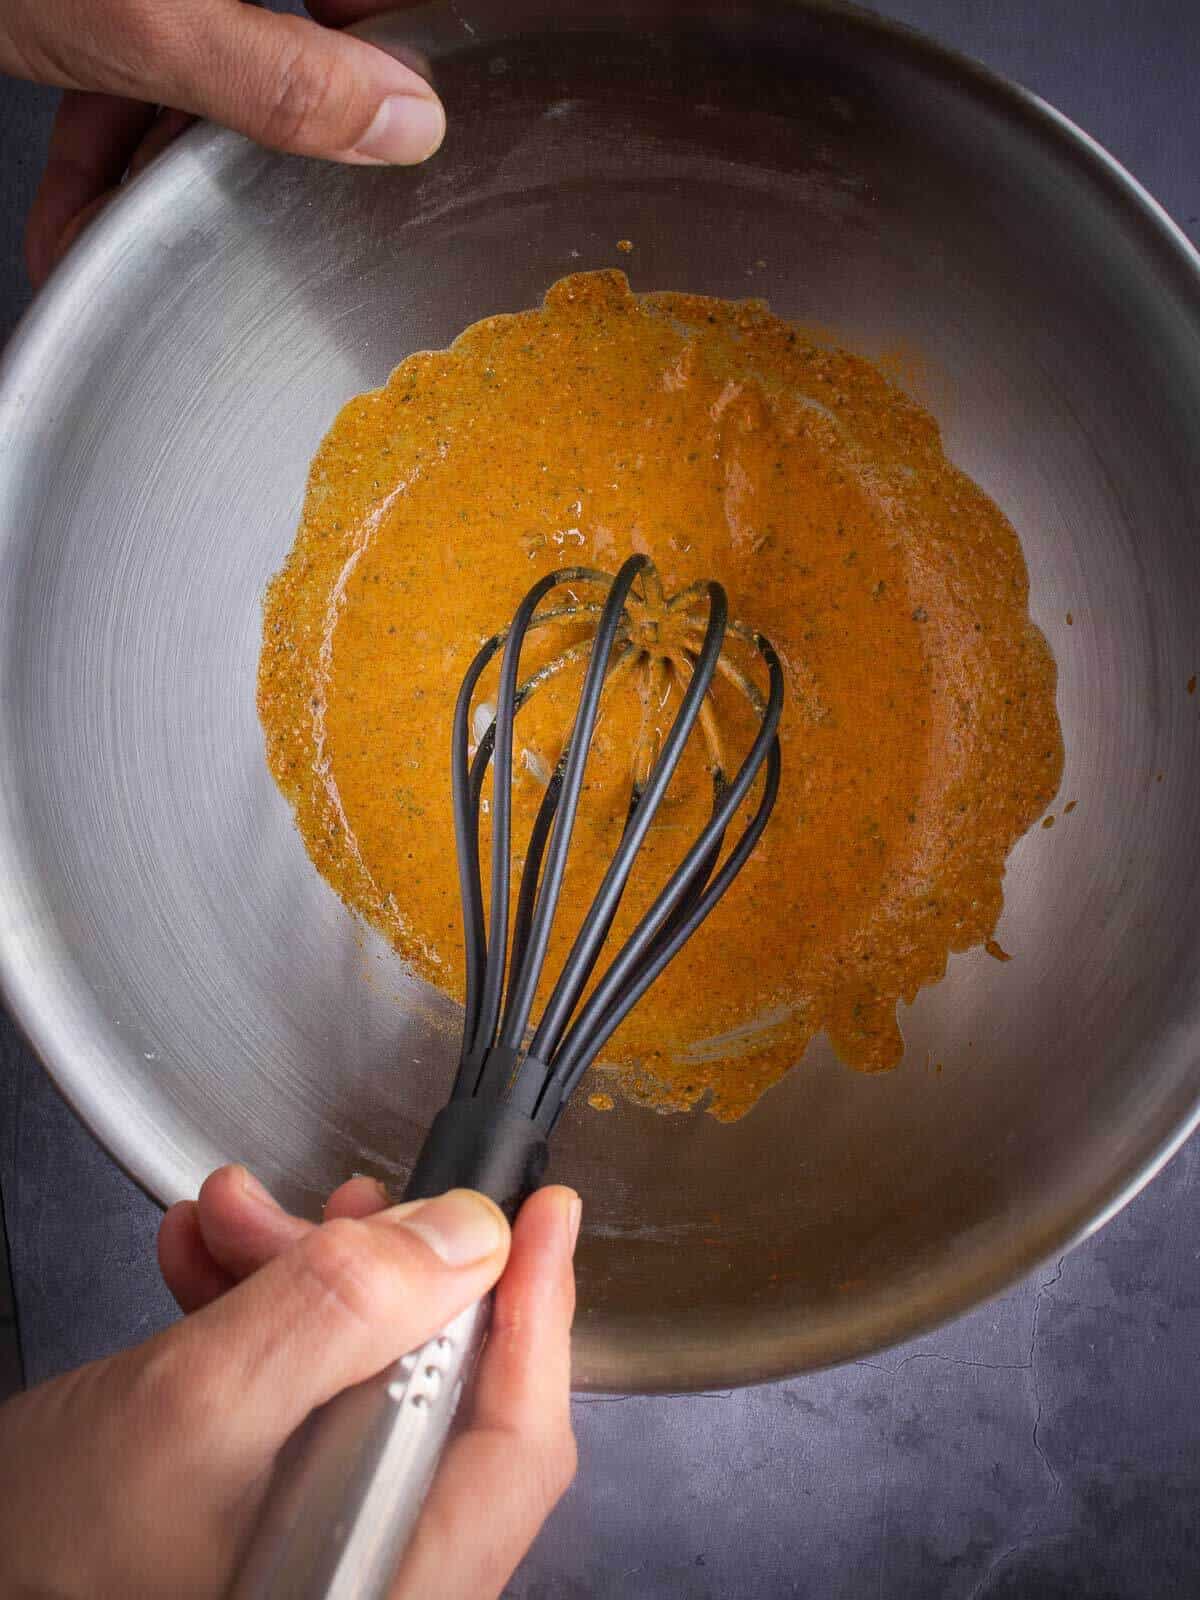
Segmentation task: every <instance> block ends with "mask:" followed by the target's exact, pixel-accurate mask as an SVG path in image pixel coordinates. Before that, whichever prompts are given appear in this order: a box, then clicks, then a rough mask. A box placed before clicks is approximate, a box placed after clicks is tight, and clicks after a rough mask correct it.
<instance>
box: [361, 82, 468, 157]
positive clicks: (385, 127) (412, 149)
mask: <svg viewBox="0 0 1200 1600" xmlns="http://www.w3.org/2000/svg"><path fill="white" fill-rule="evenodd" d="M445 137H446V113H445V111H444V110H443V109H442V103H441V101H440V100H433V99H426V98H424V96H418V95H414V94H393V95H389V96H388V98H387V99H386V100H385V101H384V102H383V104H382V105H381V106H380V108H379V110H378V111H377V112H376V113H375V120H374V122H372V124H371V126H370V127H369V128H368V129H367V131H366V133H364V134H363V136H362V138H361V139H360V140H359V141H358V144H357V146H356V148H355V152H354V153H355V155H359V156H365V157H366V158H367V159H368V160H369V161H382V162H386V163H388V164H389V165H391V166H397V167H411V166H415V165H416V164H417V162H419V161H424V160H426V159H427V157H429V156H431V155H432V154H433V152H434V151H435V150H436V149H437V148H438V146H439V145H440V144H441V142H442V140H443V139H444V138H445Z"/></svg>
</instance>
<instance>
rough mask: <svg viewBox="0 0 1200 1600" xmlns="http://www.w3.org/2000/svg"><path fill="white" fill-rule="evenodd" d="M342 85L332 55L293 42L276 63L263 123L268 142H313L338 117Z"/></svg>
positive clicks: (288, 143) (277, 143) (291, 143)
mask: <svg viewBox="0 0 1200 1600" xmlns="http://www.w3.org/2000/svg"><path fill="white" fill-rule="evenodd" d="M340 84H341V77H340V74H339V73H338V71H337V69H336V66H335V64H334V62H333V61H332V60H331V59H330V58H329V57H326V56H320V55H317V56H314V55H313V54H312V53H311V52H310V51H307V50H305V49H304V48H303V46H302V45H299V44H292V45H290V46H289V47H288V48H287V50H286V51H285V52H284V54H283V55H282V56H281V57H280V59H279V61H278V62H277V64H276V69H275V76H274V82H273V85H272V88H271V91H270V96H269V99H268V103H267V106H266V114H265V119H264V123H263V138H264V139H265V141H266V142H267V143H268V144H273V145H282V146H300V145H306V144H311V143H313V141H314V139H316V138H319V136H320V131H321V129H322V128H323V127H324V126H325V125H326V124H328V123H329V122H330V120H331V119H332V118H334V117H335V116H336V113H337V110H338V102H339V100H340V98H341V95H340Z"/></svg>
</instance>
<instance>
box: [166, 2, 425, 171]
mask: <svg viewBox="0 0 1200 1600" xmlns="http://www.w3.org/2000/svg"><path fill="white" fill-rule="evenodd" d="M198 20H199V26H196V27H194V28H189V29H188V30H187V31H186V33H185V34H184V35H183V36H182V37H179V36H176V38H175V39H173V40H172V41H171V42H170V43H169V44H167V45H166V59H165V60H164V61H163V62H162V63H161V66H162V73H161V76H162V77H163V78H165V80H166V81H165V82H164V83H163V86H162V99H163V100H164V101H165V102H166V103H168V104H170V105H172V106H175V107H177V108H178V109H179V110H181V111H191V112H195V113H196V114H197V115H198V116H203V117H210V118H211V119H212V120H213V121H214V122H220V123H223V124H224V125H225V126H226V127H230V128H236V129H237V130H238V131H239V132H240V133H245V134H248V135H249V137H250V138H252V139H254V140H256V141H257V142H258V143H259V144H265V145H270V146H272V147H273V148H274V149H277V150H287V151H291V152H292V153H294V154H296V155H308V156H326V157H328V158H330V159H332V160H335V161H348V162H354V163H359V164H363V165H371V164H374V165H385V164H393V165H397V166H408V165H412V164H413V163H416V162H419V161H424V160H425V158H426V157H427V156H431V155H432V154H433V152H434V151H435V150H436V149H437V148H438V146H439V145H440V144H441V142H442V139H443V137H444V135H445V132H446V114H445V112H444V111H443V109H442V104H441V101H440V100H439V99H438V98H437V96H436V95H435V94H434V92H433V90H432V89H431V88H430V87H429V85H428V84H427V83H426V82H425V80H424V78H422V77H421V76H420V75H419V74H418V73H416V72H414V71H413V70H412V69H411V68H410V67H406V66H403V65H402V64H401V63H400V62H399V61H396V60H395V59H394V58H393V57H392V56H390V55H388V54H387V52H386V51H384V50H380V49H377V48H376V47H375V46H374V45H371V44H367V43H365V41H363V40H362V39H355V38H352V37H351V36H350V35H348V34H343V33H336V32H333V31H332V30H331V29H329V28H322V27H319V26H318V25H317V24H316V23H315V22H309V21H306V20H305V19H303V18H300V17H291V16H276V15H273V14H272V13H270V12H265V11H260V10H258V9H257V7H255V6H252V5H245V4H243V3H242V0H209V4H208V5H206V6H204V7H203V9H202V11H201V15H200V17H199V19H198ZM156 76H159V74H156Z"/></svg>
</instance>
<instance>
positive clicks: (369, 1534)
mask: <svg viewBox="0 0 1200 1600" xmlns="http://www.w3.org/2000/svg"><path fill="white" fill-rule="evenodd" d="M545 1167H546V1141H545V1138H544V1137H543V1135H542V1133H541V1131H540V1129H538V1128H537V1127H535V1125H534V1124H533V1123H532V1122H530V1121H529V1119H528V1118H526V1117H523V1116H520V1115H519V1114H518V1113H515V1112H512V1111H510V1110H508V1109H507V1108H506V1107H503V1106H498V1105H496V1104H494V1103H489V1102H487V1101H479V1100H452V1101H451V1102H450V1104H449V1105H448V1106H446V1107H445V1108H444V1109H443V1110H442V1111H441V1112H440V1113H439V1114H438V1116H437V1117H436V1118H435V1119H434V1122H433V1125H432V1127H431V1128H430V1130H429V1135H428V1137H427V1138H426V1141H425V1145H424V1147H423V1149H422V1151H421V1154H420V1156H419V1157H418V1160H417V1165H416V1167H415V1169H414V1171H413V1175H412V1177H411V1179H410V1180H409V1184H408V1188H407V1189H406V1191H405V1198H406V1199H408V1200H419V1199H426V1198H428V1197H430V1196H432V1195H435V1194H441V1193H443V1192H444V1191H445V1190H446V1189H455V1188H470V1189H478V1190H479V1191H480V1192H481V1193H483V1194H486V1195H488V1196H489V1198H491V1199H492V1200H494V1201H495V1202H496V1204H497V1205H499V1206H500V1207H501V1208H502V1210H504V1211H505V1212H506V1213H507V1215H508V1216H509V1217H510V1218H511V1217H513V1216H515V1215H516V1212H517V1209H518V1208H519V1206H520V1204H521V1202H522V1201H523V1200H524V1199H525V1197H526V1196H527V1195H528V1194H530V1193H531V1192H532V1191H533V1190H534V1189H536V1188H537V1186H538V1184H539V1183H540V1182H541V1178H542V1174H543V1172H544V1171H545ZM490 1315H491V1296H490V1295H489V1296H488V1297H486V1298H485V1299H483V1300H480V1301H477V1302H476V1303H475V1304H474V1305H473V1306H469V1307H468V1308H467V1310H466V1311H463V1312H461V1313H460V1314H459V1316H457V1317H455V1319H454V1320H453V1322H451V1323H449V1324H448V1325H447V1326H446V1327H445V1328H443V1329H442V1331H441V1333H439V1334H437V1335H436V1336H435V1337H434V1338H432V1339H430V1340H429V1341H428V1342H427V1343H426V1344H424V1345H422V1346H421V1348H420V1349H419V1350H413V1351H410V1352H409V1354H408V1355H406V1356H403V1357H401V1359H400V1360H399V1361H397V1362H394V1363H393V1364H392V1366H390V1367H388V1368H385V1370H384V1371H383V1372H381V1373H379V1374H377V1375H376V1376H375V1377H374V1378H369V1379H368V1380H367V1381H366V1382H365V1383H360V1384H357V1385H356V1386H355V1387H354V1388H353V1389H347V1390H345V1391H344V1393H342V1394H340V1395H338V1396H337V1397H336V1398H335V1399H333V1400H331V1401H330V1402H329V1404H328V1405H326V1406H322V1407H321V1409H320V1410H319V1411H316V1412H314V1413H313V1415H312V1416H311V1417H310V1418H309V1419H308V1421H307V1422H306V1423H305V1424H304V1426H303V1427H302V1428H300V1429H299V1430H298V1431H297V1433H296V1434H295V1435H294V1436H293V1438H292V1439H291V1440H290V1441H289V1443H288V1445H287V1448H286V1449H285V1450H284V1452H283V1454H282V1456H281V1458H280V1461H279V1465H278V1467H277V1469H276V1473H275V1477H274V1479H273V1480H272V1483H271V1487H270V1489H269V1490H268V1494H267V1500H266V1504H265V1505H264V1508H263V1512H262V1515H261V1517H260V1520H259V1524H258V1527H257V1528H256V1530H255V1532H254V1535H253V1537H252V1540H251V1543H250V1546H249V1548H248V1550H247V1552H246V1556H245V1558H244V1560H243V1562H242V1565H241V1567H240V1569H239V1571H238V1574H237V1577H236V1578H235V1580H234V1583H233V1586H232V1588H231V1589H230V1591H229V1593H230V1600H384V1596H386V1594H387V1591H388V1587H389V1585H390V1583H391V1580H392V1578H393V1576H394V1574H395V1568H396V1563H397V1561H398V1560H399V1557H400V1554H401V1552H402V1551H403V1550H404V1548H405V1546H406V1545H407V1543H408V1541H409V1539H410V1537H411V1535H412V1531H413V1528H414V1527H415V1525H416V1521H417V1518H418V1516H419V1515H420V1512H421V1507H422V1505H423V1503H424V1500H425V1495H426V1493H427V1492H428V1489H429V1485H430V1483H431V1482H432V1479H433V1474H434V1472H435V1470H436V1468H437V1464H438V1460H439V1458H440V1457H441V1453H442V1450H443V1448H444V1447H445V1443H446V1439H447V1437H448V1435H449V1433H450V1428H451V1425H452V1423H453V1421H454V1413H455V1411H456V1410H457V1408H458V1403H459V1401H460V1399H461V1398H462V1394H463V1390H464V1389H465V1387H466V1385H467V1383H468V1382H469V1381H470V1377H471V1372H472V1369H473V1367H474V1365H475V1361H476V1359H477V1357H478V1355H479V1351H480V1349H481V1348H482V1346H483V1343H484V1340H485V1338H486V1336H487V1329H488V1322H489V1320H490Z"/></svg>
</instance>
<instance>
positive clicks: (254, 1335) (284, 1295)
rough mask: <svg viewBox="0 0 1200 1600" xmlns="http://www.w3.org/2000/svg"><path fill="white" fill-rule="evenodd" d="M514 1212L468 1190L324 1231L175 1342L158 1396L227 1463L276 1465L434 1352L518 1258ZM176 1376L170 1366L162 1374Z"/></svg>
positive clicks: (188, 1323)
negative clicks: (332, 1413)
mask: <svg viewBox="0 0 1200 1600" xmlns="http://www.w3.org/2000/svg"><path fill="white" fill-rule="evenodd" d="M509 1239H510V1235H509V1228H508V1223H507V1222H506V1220H505V1218H504V1215H503V1213H502V1212H501V1211H500V1210H499V1209H498V1208H497V1207H496V1206H494V1205H493V1204H492V1202H491V1201H490V1200H486V1199H484V1197H483V1196H482V1195H479V1194H475V1193H473V1192H472V1191H471V1190H468V1189H453V1190H451V1191H450V1193H449V1194H444V1195H439V1196H438V1197H437V1198H436V1199H434V1200H419V1201H413V1202H410V1203H409V1204H407V1205H400V1206H392V1207H390V1208H389V1209H388V1210H386V1211H381V1212H378V1213H377V1214H376V1215H375V1216H373V1217H369V1218H366V1219H363V1220H351V1219H349V1218H341V1219H338V1220H336V1221H333V1222H327V1223H324V1224H323V1225H322V1226H321V1227H319V1228H314V1229H313V1230H312V1231H311V1232H310V1233H308V1234H307V1235H306V1236H305V1237H304V1238H303V1239H301V1240H300V1241H299V1242H298V1243H297V1244H295V1245H293V1246H292V1248H291V1249H290V1250H287V1251H285V1252H284V1253H283V1254H282V1255H280V1256H278V1257H276V1259H275V1260H274V1261H272V1262H271V1263H270V1264H269V1265H267V1266H265V1267H263V1268H261V1269H260V1270H259V1271H258V1272H256V1273H255V1274H254V1275H253V1276H252V1277H250V1278H247V1279H246V1280H245V1282H243V1283H241V1284H239V1285H238V1287H237V1288H236V1289H232V1290H230V1291H229V1292H228V1293H227V1294H225V1295H223V1296H222V1298H221V1299H220V1300H216V1301H214V1302H213V1303H212V1304H211V1305H209V1306H207V1307H206V1308H205V1309H204V1310H203V1311H199V1312H197V1313H195V1315H193V1316H191V1317H188V1318H187V1319H186V1320H185V1321H184V1322H182V1323H179V1324H177V1325H176V1327H175V1328H173V1329H172V1330H171V1331H170V1332H169V1333H168V1334H167V1335H166V1336H165V1338H166V1340H167V1341H168V1344H167V1348H166V1349H165V1350H164V1351H163V1352H162V1355H161V1357H160V1363H158V1364H157V1365H158V1370H157V1372H156V1374H155V1378H156V1382H155V1388H156V1389H157V1390H158V1391H159V1392H160V1394H166V1395H169V1396H170V1402H169V1404H170V1409H171V1411H172V1412H177V1411H178V1410H179V1409H180V1408H181V1407H182V1409H183V1410H184V1412H185V1415H184V1416H181V1417H180V1416H177V1417H176V1420H177V1421H179V1422H180V1423H181V1424H184V1425H185V1426H184V1430H183V1431H184V1432H185V1433H186V1432H187V1431H188V1429H187V1427H186V1424H187V1421H188V1416H189V1415H190V1417H191V1419H192V1421H193V1423H194V1425H195V1427H196V1429H197V1432H198V1433H199V1434H201V1435H203V1434H204V1433H205V1432H206V1430H211V1427H212V1425H213V1422H214V1419H217V1420H218V1425H219V1427H220V1430H221V1453H222V1454H223V1455H224V1456H225V1459H226V1461H227V1462H228V1461H230V1460H234V1461H236V1460H238V1459H239V1458H240V1459H242V1460H243V1461H245V1460H246V1458H247V1456H249V1457H251V1458H258V1457H262V1458H264V1459H269V1457H270V1455H271V1454H273V1452H274V1451H275V1450H276V1449H278V1447H279V1446H280V1445H281V1444H282V1442H283V1441H284V1439H285V1438H287V1436H288V1435H289V1434H290V1433H292V1432H293V1431H294V1430H295V1428H297V1427H298V1426H299V1424H300V1423H301V1422H302V1421H303V1420H304V1419H305V1417H307V1416H308V1414H309V1412H310V1411H312V1410H314V1409H315V1408H316V1407H317V1406H319V1405H323V1404H324V1403H325V1402H326V1401H327V1400H330V1399H332V1397H333V1396H334V1395H335V1394H338V1393H339V1392H340V1391H341V1390H342V1389H347V1388H349V1387H350V1386H351V1385H352V1384H355V1383H360V1382H362V1380H363V1379H365V1378H369V1377H371V1376H372V1375H373V1374H374V1373H376V1372H379V1371H380V1370H381V1369H382V1368H383V1367H385V1366H386V1365H387V1364H388V1363H389V1362H390V1361H395V1360H398V1359H399V1357H400V1356H402V1355H404V1354H405V1353H406V1352H407V1351H409V1350H412V1349H414V1348H416V1347H417V1346H419V1345H421V1344H423V1343H424V1342H425V1340H427V1339H429V1338H431V1337H432V1335H433V1334H435V1333H436V1332H437V1331H438V1329H439V1328H441V1327H444V1326H445V1324H446V1323H447V1322H449V1321H450V1320H451V1318H452V1317H455V1316H457V1315H458V1313H459V1312H460V1311H463V1310H465V1309H466V1307H467V1306H469V1305H471V1304H472V1303H473V1302H474V1301H475V1300H477V1299H478V1298H479V1297H480V1296H481V1295H483V1294H485V1293H486V1292H487V1291H488V1290H489V1289H490V1288H491V1287H492V1285H493V1284H494V1283H495V1282H496V1280H497V1279H498V1278H499V1276H500V1274H501V1272H502V1271H503V1269H504V1264H505V1262H506V1260H507V1259H508V1248H509ZM164 1369H165V1370H164Z"/></svg>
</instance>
